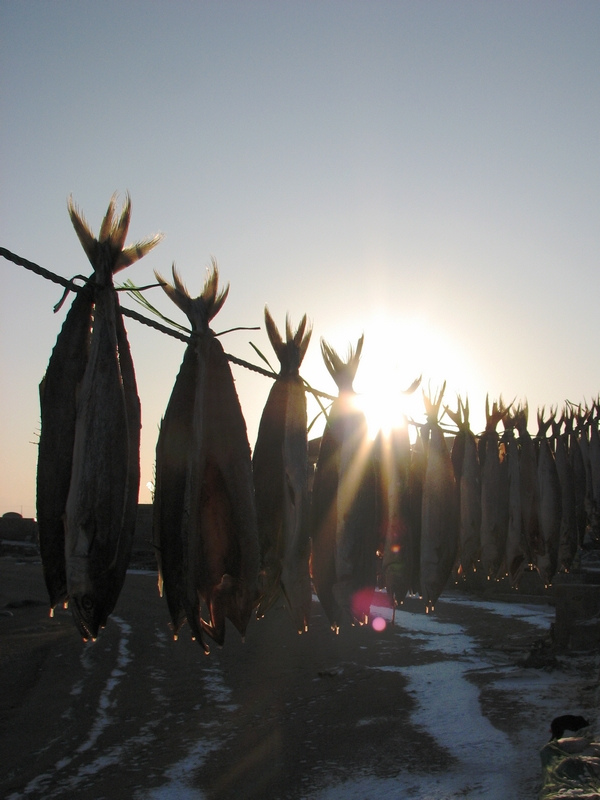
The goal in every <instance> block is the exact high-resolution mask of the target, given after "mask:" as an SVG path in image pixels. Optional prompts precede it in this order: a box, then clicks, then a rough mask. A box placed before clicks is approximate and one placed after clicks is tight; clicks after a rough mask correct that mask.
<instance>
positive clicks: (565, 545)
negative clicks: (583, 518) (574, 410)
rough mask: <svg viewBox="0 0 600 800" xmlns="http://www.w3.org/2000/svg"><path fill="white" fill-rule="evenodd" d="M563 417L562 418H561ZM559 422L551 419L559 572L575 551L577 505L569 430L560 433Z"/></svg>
mask: <svg viewBox="0 0 600 800" xmlns="http://www.w3.org/2000/svg"><path fill="white" fill-rule="evenodd" d="M563 419H564V418H563ZM562 421H563V420H561V422H555V421H554V420H552V434H553V438H554V458H555V461H556V471H557V473H558V480H559V483H560V493H561V519H560V533H559V537H558V563H557V568H558V570H559V572H568V571H569V569H570V567H571V564H572V563H573V558H574V557H575V553H576V552H577V539H578V535H577V507H576V496H575V479H574V477H573V467H572V465H571V461H570V459H569V432H568V430H565V432H564V433H561V425H562Z"/></svg>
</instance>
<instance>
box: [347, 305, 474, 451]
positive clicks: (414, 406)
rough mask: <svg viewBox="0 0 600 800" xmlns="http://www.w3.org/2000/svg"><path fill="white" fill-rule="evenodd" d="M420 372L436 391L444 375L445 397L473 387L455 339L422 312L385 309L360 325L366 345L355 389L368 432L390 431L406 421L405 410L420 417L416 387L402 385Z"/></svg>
mask: <svg viewBox="0 0 600 800" xmlns="http://www.w3.org/2000/svg"><path fill="white" fill-rule="evenodd" d="M420 375H422V376H423V382H422V386H423V388H425V389H427V386H428V384H430V385H431V388H432V390H435V391H437V390H438V389H439V387H441V385H442V383H443V382H444V381H447V387H448V388H447V390H446V400H447V402H448V403H449V404H450V406H454V404H455V398H456V393H461V394H463V396H465V395H466V394H468V392H469V391H470V390H471V389H473V390H474V389H475V388H476V383H477V379H476V375H475V372H474V370H472V369H471V368H470V367H469V364H468V359H467V358H466V356H465V355H464V354H463V353H462V352H461V350H460V348H459V347H458V346H457V345H456V343H454V342H452V341H451V340H450V338H449V337H448V336H447V335H446V334H445V333H444V332H443V331H441V330H438V329H436V328H435V326H433V325H431V324H430V323H429V322H428V321H427V320H426V319H425V318H423V317H411V318H407V319H404V320H395V319H391V318H390V317H388V316H387V315H385V314H381V315H378V316H376V317H373V318H372V319H371V320H370V322H369V323H368V325H365V346H364V350H363V355H362V358H361V362H360V366H359V368H358V372H357V375H356V381H355V389H356V391H357V392H358V394H359V398H358V401H359V404H360V407H361V408H362V410H363V411H364V413H365V415H366V417H367V423H368V426H369V433H370V435H371V436H372V437H374V436H375V435H376V434H377V432H378V431H379V430H383V431H384V432H389V431H390V430H391V429H392V428H398V427H401V426H402V425H404V424H405V416H406V417H408V418H412V419H415V420H417V421H422V420H423V415H424V410H423V399H422V393H421V388H419V389H417V391H416V392H414V393H413V394H412V395H406V394H405V391H406V390H407V389H408V388H409V387H410V386H411V384H412V383H413V381H414V380H415V379H416V378H418V377H419V376H420Z"/></svg>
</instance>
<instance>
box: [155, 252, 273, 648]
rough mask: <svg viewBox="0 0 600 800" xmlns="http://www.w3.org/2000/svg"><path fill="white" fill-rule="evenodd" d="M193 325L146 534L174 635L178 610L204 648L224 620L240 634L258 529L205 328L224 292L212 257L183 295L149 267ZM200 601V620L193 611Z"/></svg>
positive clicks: (244, 456) (165, 430)
mask: <svg viewBox="0 0 600 800" xmlns="http://www.w3.org/2000/svg"><path fill="white" fill-rule="evenodd" d="M156 277H157V280H159V281H160V282H161V284H162V286H163V289H164V290H165V292H166V293H167V294H168V296H169V297H170V298H171V300H173V302H174V303H175V304H176V305H177V306H178V307H179V308H180V309H181V310H182V311H183V312H184V313H185V314H186V316H187V317H188V319H189V321H190V324H191V326H192V339H191V341H190V344H189V345H188V347H187V349H186V352H185V355H184V360H183V364H182V367H181V370H180V372H179V375H178V377H177V380H176V383H175V386H174V388H173V393H172V395H171V399H170V401H169V405H168V407H167V411H166V413H165V418H164V420H163V423H162V425H161V430H160V434H159V438H158V443H157V448H156V487H155V508H154V521H153V538H154V544H155V548H156V550H157V554H158V562H159V569H160V579H159V581H160V583H159V585H161V586H164V591H165V593H166V596H167V603H168V606H169V611H170V613H171V620H172V624H173V629H174V631H175V634H177V631H178V630H179V628H180V626H181V624H182V621H183V617H184V616H185V618H186V619H187V621H188V624H189V625H190V628H191V630H192V634H193V636H194V637H195V638H196V639H197V640H198V641H199V643H200V644H201V645H202V646H203V648H204V649H205V650H206V651H207V652H208V645H207V644H206V642H205V641H204V639H203V633H206V634H207V635H208V636H210V637H211V638H212V639H214V641H216V642H217V643H218V644H223V642H224V638H225V620H226V618H228V619H229V620H230V621H231V622H232V623H233V624H234V625H235V627H236V628H237V629H238V631H239V632H240V633H241V635H242V636H243V635H244V634H245V632H246V627H247V624H248V621H249V619H250V615H251V613H252V608H253V605H254V604H255V602H256V600H257V582H258V559H259V551H258V533H257V526H256V508H255V504H254V489H253V485H252V467H251V461H250V447H249V444H248V437H247V433H246V424H245V422H244V418H243V416H242V411H241V408H240V404H239V400H238V396H237V393H236V390H235V385H234V382H233V377H232V375H231V370H230V368H229V363H228V361H227V357H226V355H225V353H224V352H223V348H222V347H221V344H220V342H219V341H218V339H217V338H216V336H215V334H214V333H213V331H212V330H211V329H210V328H209V322H210V320H211V319H213V317H214V316H215V315H216V314H217V313H218V311H219V310H220V309H221V307H222V306H223V303H224V302H225V299H226V297H227V292H228V289H229V287H227V288H226V289H225V290H224V291H221V292H219V291H218V270H217V265H216V263H215V262H214V261H213V264H212V270H211V271H210V273H209V275H208V278H207V280H206V283H205V285H204V289H203V292H202V294H201V295H200V296H199V297H196V298H192V297H191V296H190V294H189V292H188V291H187V289H186V288H185V286H184V285H183V283H182V281H181V279H180V277H179V275H178V273H177V271H176V269H175V267H174V266H173V284H172V285H171V284H169V283H167V282H166V281H165V280H164V279H163V278H162V277H161V276H160V275H158V274H156ZM202 602H204V603H205V604H206V607H207V608H208V614H209V619H208V620H205V619H204V618H203V617H202V613H201V611H202V610H201V604H202Z"/></svg>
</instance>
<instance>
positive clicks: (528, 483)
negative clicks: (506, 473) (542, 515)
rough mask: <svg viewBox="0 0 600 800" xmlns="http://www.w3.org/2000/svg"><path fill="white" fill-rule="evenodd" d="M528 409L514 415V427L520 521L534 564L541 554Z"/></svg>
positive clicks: (520, 410)
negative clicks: (528, 427) (537, 556)
mask: <svg viewBox="0 0 600 800" xmlns="http://www.w3.org/2000/svg"><path fill="white" fill-rule="evenodd" d="M528 418H529V407H528V405H527V403H525V404H524V405H523V406H521V407H520V408H519V409H518V410H517V412H516V413H515V427H516V429H517V430H518V432H519V483H520V494H521V519H522V521H523V536H524V538H525V542H526V546H527V552H528V556H529V561H530V563H535V558H536V555H537V554H538V553H541V552H543V542H542V537H541V533H540V522H539V511H538V483H537V453H536V449H535V443H534V441H533V439H532V438H531V434H530V433H529V431H528V430H527V423H528Z"/></svg>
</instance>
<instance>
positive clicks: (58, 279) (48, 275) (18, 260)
mask: <svg viewBox="0 0 600 800" xmlns="http://www.w3.org/2000/svg"><path fill="white" fill-rule="evenodd" d="M0 256H2V257H3V258H5V259H6V260H7V261H12V262H13V264H16V265H17V266H19V267H24V268H25V269H28V270H29V271H30V272H33V273H35V274H36V275H39V276H40V277H42V278H45V279H46V280H48V281H52V282H53V283H57V284H59V285H60V286H63V287H64V288H65V289H68V290H71V291H73V292H81V291H82V290H83V288H84V287H83V286H79V285H78V284H77V283H74V282H73V281H72V280H70V279H69V278H63V277H62V276H61V275H57V274H56V273H55V272H51V271H50V270H49V269H46V268H45V267H40V265H39V264H34V262H33V261H28V260H27V259H26V258H22V256H18V255H16V254H15V253H11V251H10V250H7V249H6V248H5V247H0ZM121 311H122V313H123V316H125V317H130V318H131V319H134V320H135V321H136V322H141V324H142V325H147V326H148V327H149V328H154V329H155V330H157V331H159V332H160V333H166V334H167V335H168V336H173V337H174V338H175V339H179V340H180V341H182V342H185V343H186V344H189V342H190V341H191V340H192V337H191V336H190V335H188V334H185V333H183V332H181V331H177V330H174V329H173V328H168V327H167V326H166V325H162V324H161V323H160V322H156V321H155V320H153V319H149V318H148V317H145V316H144V315H143V314H139V313H138V312H137V311H133V310H131V309H129V308H124V307H123V306H121ZM225 357H226V358H227V360H228V361H231V363H232V364H237V365H238V366H240V367H244V368H245V369H249V370H250V371H251V372H257V373H258V374H259V375H264V377H265V378H271V380H274V379H275V378H276V377H277V375H276V374H275V373H274V372H271V371H270V370H267V369H264V368H263V367H259V366H257V365H256V364H251V363H250V362H248V361H244V360H243V359H241V358H238V357H237V356H233V355H231V353H225ZM308 391H310V392H311V393H312V394H316V395H318V396H319V397H324V398H325V399H326V400H335V397H334V396H333V395H330V394H326V393H325V392H320V391H318V390H317V389H312V388H311V389H308Z"/></svg>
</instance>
